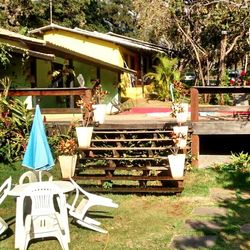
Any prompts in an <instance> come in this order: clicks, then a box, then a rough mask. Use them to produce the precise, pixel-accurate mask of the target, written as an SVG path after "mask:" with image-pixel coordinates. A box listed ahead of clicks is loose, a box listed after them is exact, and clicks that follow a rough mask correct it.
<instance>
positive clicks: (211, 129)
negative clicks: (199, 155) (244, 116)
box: [192, 121, 250, 135]
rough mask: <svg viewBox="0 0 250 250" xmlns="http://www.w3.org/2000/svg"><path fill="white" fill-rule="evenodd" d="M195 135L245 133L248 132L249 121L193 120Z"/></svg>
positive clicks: (249, 132) (249, 131) (249, 128)
mask: <svg viewBox="0 0 250 250" xmlns="http://www.w3.org/2000/svg"><path fill="white" fill-rule="evenodd" d="M192 126H193V134H195V135H237V134H238V135H239V134H240V135H246V134H250V122H249V121H213V122H204V121H202V122H201V121H200V122H193V123H192Z"/></svg>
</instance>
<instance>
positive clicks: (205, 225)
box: [185, 219, 223, 231]
mask: <svg viewBox="0 0 250 250" xmlns="http://www.w3.org/2000/svg"><path fill="white" fill-rule="evenodd" d="M185 227H187V228H189V229H190V228H192V229H195V230H204V231H219V230H221V229H223V227H222V225H220V224H218V223H217V222H215V221H201V220H193V219H188V220H186V221H185Z"/></svg>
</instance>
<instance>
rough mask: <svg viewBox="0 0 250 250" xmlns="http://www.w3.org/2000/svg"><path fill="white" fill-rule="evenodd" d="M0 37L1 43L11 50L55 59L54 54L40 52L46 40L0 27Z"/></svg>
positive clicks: (46, 58)
mask: <svg viewBox="0 0 250 250" xmlns="http://www.w3.org/2000/svg"><path fill="white" fill-rule="evenodd" d="M0 39H1V43H2V44H4V45H5V46H7V47H8V48H10V49H11V51H12V52H16V53H21V54H23V53H27V52H28V54H29V55H30V56H33V57H36V58H40V59H44V60H54V59H55V55H53V54H51V53H43V52H42V49H43V47H44V46H45V44H46V42H45V41H43V40H41V39H36V38H32V37H28V36H24V35H21V34H18V33H15V32H12V31H9V30H6V29H2V28H0ZM10 41H12V42H13V44H11V42H10ZM34 47H36V49H34Z"/></svg>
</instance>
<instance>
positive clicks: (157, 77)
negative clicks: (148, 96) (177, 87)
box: [145, 55, 180, 101]
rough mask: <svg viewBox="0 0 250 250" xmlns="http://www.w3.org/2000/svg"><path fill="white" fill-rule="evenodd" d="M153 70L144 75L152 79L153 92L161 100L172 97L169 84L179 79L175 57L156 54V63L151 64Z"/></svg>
mask: <svg viewBox="0 0 250 250" xmlns="http://www.w3.org/2000/svg"><path fill="white" fill-rule="evenodd" d="M153 68H154V72H149V73H147V74H146V75H145V77H146V78H149V79H151V80H152V82H153V84H154V87H153V90H152V91H153V92H154V93H156V95H157V97H158V98H159V99H160V100H161V101H166V100H169V99H172V101H173V99H174V98H173V96H171V92H170V88H171V84H173V83H174V82H178V81H180V72H179V71H178V70H177V69H176V68H177V59H169V58H168V57H166V56H163V55H158V56H157V57H156V65H155V66H153Z"/></svg>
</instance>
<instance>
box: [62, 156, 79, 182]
mask: <svg viewBox="0 0 250 250" xmlns="http://www.w3.org/2000/svg"><path fill="white" fill-rule="evenodd" d="M58 160H59V164H60V168H61V173H62V178H70V177H72V176H74V174H75V168H76V160H77V155H60V156H59V157H58Z"/></svg>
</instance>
